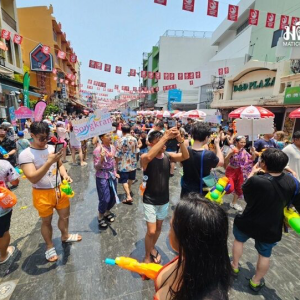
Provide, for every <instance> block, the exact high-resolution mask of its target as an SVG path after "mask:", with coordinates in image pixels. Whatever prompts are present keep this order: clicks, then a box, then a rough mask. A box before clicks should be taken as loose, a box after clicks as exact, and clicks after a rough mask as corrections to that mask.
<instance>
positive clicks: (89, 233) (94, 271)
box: [0, 149, 300, 300]
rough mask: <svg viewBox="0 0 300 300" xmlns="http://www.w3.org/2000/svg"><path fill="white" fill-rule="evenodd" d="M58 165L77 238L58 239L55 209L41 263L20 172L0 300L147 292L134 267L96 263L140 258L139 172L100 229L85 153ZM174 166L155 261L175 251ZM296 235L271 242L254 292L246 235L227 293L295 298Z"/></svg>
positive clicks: (0, 270) (149, 286)
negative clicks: (50, 254)
mask: <svg viewBox="0 0 300 300" xmlns="http://www.w3.org/2000/svg"><path fill="white" fill-rule="evenodd" d="M90 152H91V149H90ZM91 156H92V155H91V153H90V154H89V157H90V158H91ZM68 159H70V157H69V158H68ZM66 167H67V169H68V172H69V174H70V175H71V177H72V178H73V180H74V183H73V184H72V187H73V189H74V191H75V193H76V195H75V197H74V198H72V199H71V217H70V232H71V233H79V234H81V235H82V237H83V240H82V242H80V243H74V244H71V245H62V243H61V241H60V234H59V231H58V229H57V225H56V224H57V215H56V214H54V218H53V225H54V231H53V237H54V244H55V247H56V250H57V253H58V255H59V260H58V261H57V262H56V263H48V262H47V261H46V259H45V255H44V252H45V244H44V242H43V239H42V237H41V234H40V220H39V218H38V215H37V212H36V211H35V209H34V208H33V206H32V201H31V187H30V184H29V182H28V180H27V179H22V180H21V184H20V186H19V187H18V189H17V190H15V193H16V194H17V196H18V201H19V202H18V204H17V205H16V207H15V208H14V211H13V218H12V223H11V230H10V232H11V235H12V244H13V245H14V246H16V247H17V249H18V250H17V252H16V254H15V255H14V256H13V258H12V259H11V260H10V262H9V263H8V264H5V265H4V266H0V300H3V299H5V300H6V299H11V300H20V299H22V300H41V299H43V300H44V299H45V300H48V299H49V300H50V299H51V300H52V299H53V300H63V299H68V300H69V299H72V300H77V299H78V300H94V299H97V300H104V299H105V300H113V299H118V300H129V299H130V300H147V299H153V295H154V284H153V282H152V281H142V280H141V278H140V276H139V275H137V274H134V273H131V272H129V271H126V270H122V269H120V268H118V267H117V266H108V265H105V263H104V260H105V258H107V257H110V258H115V257H117V256H131V257H134V258H136V259H138V260H140V261H142V259H143V256H144V249H145V248H144V237H145V233H146V226H145V221H144V220H143V208H142V202H141V199H140V196H139V195H138V189H139V184H140V182H141V175H142V172H141V171H137V174H138V179H139V181H138V183H135V184H134V185H133V192H134V194H135V196H134V200H135V201H134V204H133V205H124V204H119V205H117V206H115V208H114V209H113V212H114V213H115V214H116V221H115V222H114V223H112V224H111V226H110V227H109V228H108V229H107V230H104V231H99V229H98V223H97V204H98V198H97V191H96V185H95V177H94V170H93V164H92V161H91V159H89V164H88V166H87V167H84V168H81V167H80V166H78V167H77V166H72V167H71V165H70V164H66ZM178 169H179V168H178ZM178 169H177V170H176V176H174V177H173V178H171V179H170V193H171V195H170V209H169V215H168V218H167V219H166V220H165V222H164V225H163V229H162V234H161V236H160V238H159V240H158V244H157V247H158V250H159V252H160V253H161V255H162V263H163V264H166V263H167V262H169V261H170V260H171V259H172V258H173V257H174V256H175V255H176V254H175V253H174V252H173V251H172V249H171V247H170V245H169V241H168V231H169V221H170V218H171V216H172V210H173V209H174V205H175V204H176V203H177V202H178V201H179V195H180V175H179V170H178ZM118 193H119V194H123V190H122V187H121V186H118ZM121 197H122V195H121ZM231 197H232V196H226V197H225V204H224V205H223V207H224V209H225V210H226V211H228V216H229V218H230V237H229V242H228V246H229V248H230V249H231V246H232V241H233V236H232V222H233V219H234V217H235V215H236V212H235V211H234V210H232V209H231V208H230V207H229V202H230V199H231ZM262 201H263V199H262ZM242 205H244V203H242ZM299 242H300V239H299V237H298V236H296V234H295V233H293V232H291V233H290V234H289V235H285V236H284V237H283V240H282V241H281V242H280V243H279V244H278V245H277V247H275V249H274V252H273V253H274V254H273V256H272V262H271V269H270V272H269V273H268V275H267V276H266V278H265V280H266V287H265V288H264V289H262V290H261V292H260V293H259V294H255V293H254V292H252V291H251V290H250V288H249V287H248V278H250V277H251V276H253V273H254V269H255V263H256V260H257V252H256V250H255V248H254V242H253V241H252V240H251V241H248V242H247V243H246V246H245V251H244V255H243V258H242V260H241V272H240V274H239V276H238V277H237V278H235V279H234V282H233V287H232V290H231V292H230V299H236V300H237V299H239V300H248V299H249V300H252V299H253V300H257V299H268V300H280V299H282V300H283V299H284V300H300V279H299V278H300V267H299V265H300V264H299V262H300V254H299V244H300V243H299Z"/></svg>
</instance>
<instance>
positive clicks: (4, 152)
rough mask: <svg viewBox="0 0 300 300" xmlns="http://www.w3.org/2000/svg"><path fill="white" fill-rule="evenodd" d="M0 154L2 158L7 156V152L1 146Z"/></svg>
mask: <svg viewBox="0 0 300 300" xmlns="http://www.w3.org/2000/svg"><path fill="white" fill-rule="evenodd" d="M0 154H2V155H3V157H4V158H8V157H9V155H8V152H7V151H6V150H5V149H4V148H3V147H1V146H0Z"/></svg>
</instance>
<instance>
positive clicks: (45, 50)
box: [42, 45, 50, 55]
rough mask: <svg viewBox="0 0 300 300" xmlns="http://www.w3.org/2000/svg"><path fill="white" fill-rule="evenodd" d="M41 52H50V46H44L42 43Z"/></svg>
mask: <svg viewBox="0 0 300 300" xmlns="http://www.w3.org/2000/svg"><path fill="white" fill-rule="evenodd" d="M42 52H43V53H44V54H46V55H48V54H49V53H50V47H49V46H46V45H43V47H42Z"/></svg>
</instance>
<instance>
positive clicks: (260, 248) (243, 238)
mask: <svg viewBox="0 0 300 300" xmlns="http://www.w3.org/2000/svg"><path fill="white" fill-rule="evenodd" d="M233 235H234V237H235V239H236V240H237V241H238V242H241V243H245V242H247V240H248V239H250V236H248V235H247V234H245V233H243V232H241V231H240V230H239V229H238V228H237V227H236V226H235V225H233ZM276 245H277V243H274V244H268V243H262V242H259V241H258V240H255V248H256V250H257V252H258V253H259V254H260V255H261V256H263V257H271V254H272V249H273V247H275V246H276Z"/></svg>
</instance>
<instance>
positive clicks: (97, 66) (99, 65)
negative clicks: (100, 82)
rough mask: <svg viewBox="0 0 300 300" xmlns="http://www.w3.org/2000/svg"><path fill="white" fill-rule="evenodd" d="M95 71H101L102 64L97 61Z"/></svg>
mask: <svg viewBox="0 0 300 300" xmlns="http://www.w3.org/2000/svg"><path fill="white" fill-rule="evenodd" d="M94 68H95V69H98V70H102V63H101V62H99V61H95V67H94Z"/></svg>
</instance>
